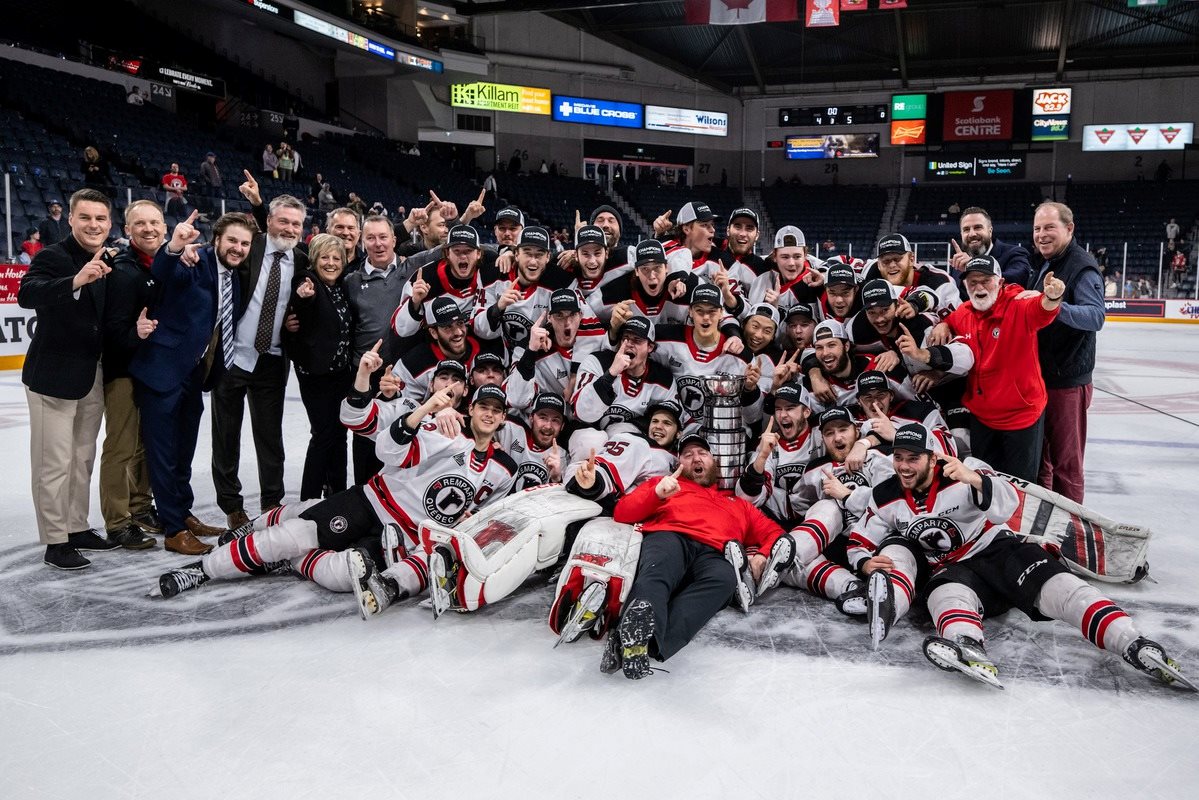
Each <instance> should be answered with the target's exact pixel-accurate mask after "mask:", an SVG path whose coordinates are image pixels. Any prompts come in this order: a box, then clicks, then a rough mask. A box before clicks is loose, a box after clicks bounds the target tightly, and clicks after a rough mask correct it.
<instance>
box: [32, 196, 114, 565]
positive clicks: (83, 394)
mask: <svg viewBox="0 0 1199 800" xmlns="http://www.w3.org/2000/svg"><path fill="white" fill-rule="evenodd" d="M68 220H69V223H70V226H71V234H70V235H69V236H67V237H66V238H65V239H63V240H62V241H61V242H59V243H57V244H52V245H50V246H48V247H46V248H45V249H43V250H42V251H41V252H39V253H38V254H37V255H36V256H34V258H33V263H31V264H30V265H29V271H28V272H26V273H25V275H24V277H23V278H22V279H21V287H20V289H18V290H17V303H18V304H19V305H20V306H21V307H22V308H31V309H34V310H35V311H36V312H37V328H36V332H35V333H34V335H33V340H32V341H31V342H30V343H29V352H28V353H27V354H26V356H25V366H24V368H23V369H22V371H21V380H22V382H24V384H25V397H26V399H27V400H28V402H29V433H30V456H31V461H32V470H31V475H32V478H33V481H32V483H33V507H34V513H35V514H36V515H37V528H38V536H39V537H40V539H41V541H42V543H43V544H44V545H46V554H45V556H44V558H43V561H44V562H45V563H46V564H47V565H48V566H51V567H56V568H58V569H64V570H78V569H84V568H85V567H87V566H89V565H90V564H91V562H90V561H88V560H87V559H86V558H84V557H83V556H82V555H80V553H79V551H80V550H112V549H114V548H116V547H119V546H120V545H118V544H117V543H116V542H111V541H109V540H108V539H105V538H104V537H102V536H100V535H99V534H98V533H96V531H94V530H92V528H91V526H90V524H89V523H88V511H89V508H88V501H89V499H90V497H91V480H92V465H93V464H94V463H95V460H96V437H97V436H98V435H99V432H100V420H101V419H102V417H103V415H104V386H103V383H102V382H101V373H100V355H101V353H102V351H103V344H104V324H103V323H104V286H103V284H102V283H97V282H98V281H102V280H103V278H104V277H105V276H106V275H107V274H108V273H109V272H111V271H112V255H113V254H112V252H110V251H107V250H105V249H104V242H105V240H106V239H107V238H108V233H109V230H110V229H111V227H112V203H111V201H110V200H109V199H108V197H107V196H105V195H104V194H103V193H102V192H98V191H95V190H94V189H81V190H80V191H78V192H75V194H73V195H72V196H71V201H70V216H69V218H68Z"/></svg>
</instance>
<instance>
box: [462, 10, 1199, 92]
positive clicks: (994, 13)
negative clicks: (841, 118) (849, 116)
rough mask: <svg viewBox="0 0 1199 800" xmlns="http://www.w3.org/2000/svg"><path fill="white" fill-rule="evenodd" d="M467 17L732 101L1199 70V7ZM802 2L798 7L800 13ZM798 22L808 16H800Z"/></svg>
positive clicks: (579, 12)
mask: <svg viewBox="0 0 1199 800" xmlns="http://www.w3.org/2000/svg"><path fill="white" fill-rule="evenodd" d="M454 5H455V7H456V8H457V10H458V12H459V13H460V14H462V15H464V16H475V15H487V14H509V13H518V12H529V11H534V12H541V13H545V14H548V15H549V16H551V17H553V18H555V19H558V20H560V21H562V22H565V23H568V24H570V25H572V26H575V27H577V28H580V29H581V30H585V31H587V32H589V33H592V34H594V35H596V36H598V37H600V38H601V39H604V40H605V41H608V42H611V43H612V44H613V45H616V46H617V47H621V48H624V49H626V50H628V51H630V52H633V53H635V54H637V55H639V56H642V57H644V58H646V59H649V60H651V61H654V62H656V63H659V64H662V65H663V66H665V67H668V68H670V69H672V70H674V71H676V72H679V73H681V74H683V75H686V76H688V77H691V78H694V79H696V80H698V81H700V82H702V83H705V84H707V85H709V86H711V87H713V88H715V89H718V90H720V91H723V92H728V93H744V92H748V93H754V92H760V93H766V92H768V91H769V90H770V87H775V86H785V85H787V86H795V85H802V84H807V83H833V82H849V81H899V82H900V83H901V85H907V83H908V82H909V81H914V80H924V79H936V78H940V77H954V78H973V79H978V80H985V79H989V78H993V77H995V76H1001V75H1010V74H1028V73H1030V72H1036V73H1040V74H1051V75H1055V76H1056V77H1057V79H1058V80H1062V79H1063V78H1064V77H1065V76H1066V75H1067V74H1069V73H1077V72H1080V71H1096V70H1114V69H1120V70H1127V69H1145V70H1151V69H1153V68H1158V67H1177V66H1196V67H1199V2H1189V1H1188V0H1169V3H1168V5H1164V6H1147V7H1140V8H1135V7H1130V6H1129V5H1128V2H1127V0H908V8H906V9H902V10H879V9H878V8H877V7H876V4H875V3H874V2H871V8H870V9H869V10H866V11H856V12H852V13H844V14H842V15H841V24H840V26H839V27H836V28H818V29H808V28H806V27H804V24H803V22H802V21H799V22H787V23H761V24H757V25H687V24H686V23H685V22H684V16H683V3H682V2H678V0H642V1H641V2H631V1H630V0H556V1H555V0H464V1H462V2H457V3H455V4H454ZM802 5H803V3H802V0H801V2H800V6H801V8H802ZM801 16H802V14H801Z"/></svg>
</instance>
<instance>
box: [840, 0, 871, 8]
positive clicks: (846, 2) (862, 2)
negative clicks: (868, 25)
mask: <svg viewBox="0 0 1199 800" xmlns="http://www.w3.org/2000/svg"><path fill="white" fill-rule="evenodd" d="M868 7H869V6H868V4H867V2H866V0H841V10H842V11H865V10H866V9H867V8H868Z"/></svg>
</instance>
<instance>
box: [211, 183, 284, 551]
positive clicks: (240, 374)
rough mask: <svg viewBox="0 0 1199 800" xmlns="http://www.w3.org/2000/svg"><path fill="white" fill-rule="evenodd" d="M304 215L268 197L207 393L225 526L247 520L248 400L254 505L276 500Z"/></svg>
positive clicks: (246, 187) (249, 189)
mask: <svg viewBox="0 0 1199 800" xmlns="http://www.w3.org/2000/svg"><path fill="white" fill-rule="evenodd" d="M246 174H247V182H246V184H243V185H242V193H243V195H245V196H246V197H247V198H248V199H249V200H250V203H251V205H261V197H259V196H257V195H258V191H257V189H258V187H257V183H256V182H254V180H253V176H250V175H249V174H248V172H247V173H246ZM251 184H252V185H251ZM252 195H253V196H252ZM256 200H257V202H255V201H256ZM306 213H307V209H306V208H305V206H304V204H303V203H302V202H300V201H299V200H298V199H297V198H295V197H292V196H291V195H280V196H278V197H276V198H274V199H273V200H271V202H270V205H269V210H268V212H267V217H266V232H265V233H259V234H257V235H255V237H254V240H253V244H252V246H251V248H250V255H249V258H248V259H247V260H246V264H247V269H245V270H240V271H239V274H240V275H241V276H242V284H241V289H242V292H241V295H240V297H239V300H238V311H239V322H238V323H237V325H236V326H235V331H234V332H235V336H234V347H233V351H234V356H233V361H232V364H231V365H230V366H229V368H228V369H227V370H226V372H225V374H224V377H223V378H222V379H221V381H220V382H219V383H218V384H217V385H216V386H215V387H214V389H213V392H212V480H213V483H214V484H215V485H216V492H217V504H218V505H219V506H220V507H221V510H223V511H224V512H225V513H226V514H227V515H228V516H227V522H228V525H229V527H230V528H234V527H237V526H239V525H242V524H244V523H245V522H247V521H248V519H249V517H248V515H247V514H246V512H245V508H244V506H245V500H244V498H243V497H242V492H241V489H242V486H241V480H240V478H239V477H238V468H239V466H240V461H241V426H242V420H243V418H244V416H245V406H246V401H247V399H248V400H249V406H250V425H251V426H252V428H253V432H254V451H255V454H256V456H257V462H258V480H259V486H260V487H261V492H262V494H261V500H260V508H261V510H262V511H263V512H265V511H268V510H270V509H272V508H274V507H276V506H278V505H280V504H282V502H283V457H284V453H283V402H284V392H285V390H286V389H287V376H288V365H287V359H286V357H285V356H284V354H283V345H282V339H281V330H282V327H283V323H284V320H285V317H286V308H287V301H288V299H289V298H290V297H291V292H292V290H293V289H294V283H295V280H294V279H295V276H297V275H303V274H304V272H305V271H306V270H307V269H308V258H307V256H305V254H304V253H303V252H301V251H300V250H299V249H298V248H297V247H296V245H297V244H299V242H300V239H301V238H302V237H303V235H304V218H305V215H306Z"/></svg>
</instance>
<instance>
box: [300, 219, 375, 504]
mask: <svg viewBox="0 0 1199 800" xmlns="http://www.w3.org/2000/svg"><path fill="white" fill-rule="evenodd" d="M308 263H309V265H310V267H309V270H308V271H307V272H305V273H303V280H302V281H301V282H300V283H299V284H298V285H297V286H296V289H295V291H294V292H293V293H292V297H291V307H290V309H289V313H294V314H295V316H296V323H297V325H296V328H295V330H292V329H290V328H289V329H288V331H287V333H286V334H285V340H286V342H287V348H288V355H289V356H290V357H291V360H292V363H293V364H294V365H295V370H296V378H297V380H298V381H299V383H300V399H301V400H303V402H304V410H305V411H306V412H307V413H308V425H309V429H310V438H309V440H308V453H307V455H306V456H305V458H304V472H303V477H302V478H301V480H300V499H301V500H313V499H320V498H322V497H329V496H330V495H333V494H336V493H337V492H341V491H345V488H346V429H345V427H344V426H343V425H342V424H341V418H340V414H339V410H340V407H341V401H342V400H344V399H345V397H346V394H347V393H349V391H350V386H351V385H352V383H353V368H354V367H356V366H357V364H358V361H357V360H356V359H355V358H354V347H353V346H354V341H353V331H352V325H353V321H352V319H353V317H352V314H351V312H350V304H349V301H348V299H347V298H346V293H345V289H344V287H343V285H342V277H343V276H344V274H345V273H344V269H345V249H344V247H343V246H342V241H341V239H338V238H337V237H336V236H330V235H329V234H321V235H319V236H317V237H316V238H314V239H313V240H312V241H311V242H310V243H309V246H308Z"/></svg>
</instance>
